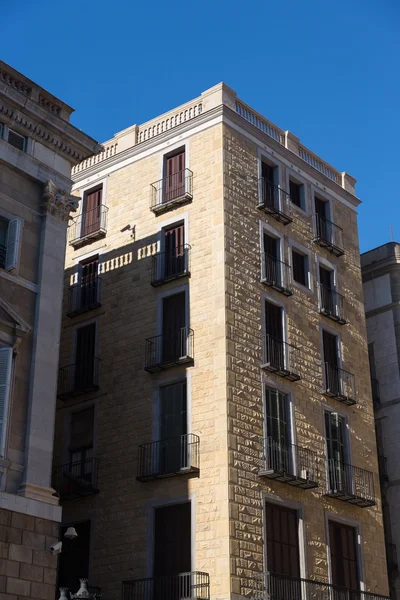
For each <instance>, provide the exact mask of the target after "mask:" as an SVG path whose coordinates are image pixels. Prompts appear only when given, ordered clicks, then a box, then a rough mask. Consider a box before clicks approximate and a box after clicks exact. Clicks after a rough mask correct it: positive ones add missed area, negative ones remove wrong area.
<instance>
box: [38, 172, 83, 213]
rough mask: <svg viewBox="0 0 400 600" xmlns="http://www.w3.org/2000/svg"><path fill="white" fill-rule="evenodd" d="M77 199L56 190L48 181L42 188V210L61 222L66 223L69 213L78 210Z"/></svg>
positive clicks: (64, 191)
mask: <svg viewBox="0 0 400 600" xmlns="http://www.w3.org/2000/svg"><path fill="white" fill-rule="evenodd" d="M78 201H79V198H78V197H77V196H73V195H72V194H69V193H68V192H67V191H66V190H60V189H58V188H57V187H56V186H55V185H54V183H53V182H52V181H51V180H50V179H49V180H48V181H47V182H46V185H45V186H44V192H43V202H42V208H44V209H45V211H46V212H48V213H49V214H51V215H53V216H55V217H57V218H58V219H60V220H61V221H68V219H69V218H70V213H71V212H74V211H76V209H77V208H78Z"/></svg>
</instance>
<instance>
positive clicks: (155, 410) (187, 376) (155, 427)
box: [151, 370, 192, 442]
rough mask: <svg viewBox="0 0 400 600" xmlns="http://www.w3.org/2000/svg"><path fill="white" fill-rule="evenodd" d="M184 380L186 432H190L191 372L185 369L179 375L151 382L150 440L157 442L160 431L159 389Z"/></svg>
mask: <svg viewBox="0 0 400 600" xmlns="http://www.w3.org/2000/svg"><path fill="white" fill-rule="evenodd" d="M185 380H186V421H187V422H186V430H187V433H188V434H190V433H192V372H191V371H190V370H187V371H186V373H184V374H181V375H174V376H171V377H166V378H165V379H159V380H158V381H154V382H153V389H152V415H153V417H152V429H151V433H152V439H151V441H152V442H157V441H158V440H159V439H160V437H159V436H160V433H161V419H160V417H161V392H160V389H161V388H162V387H165V386H167V385H174V384H175V383H180V382H182V381H185Z"/></svg>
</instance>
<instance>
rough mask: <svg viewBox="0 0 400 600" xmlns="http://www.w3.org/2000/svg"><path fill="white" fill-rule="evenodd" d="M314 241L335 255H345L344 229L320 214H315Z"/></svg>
mask: <svg viewBox="0 0 400 600" xmlns="http://www.w3.org/2000/svg"><path fill="white" fill-rule="evenodd" d="M313 227H314V240H313V241H314V243H315V244H318V246H321V248H326V249H327V250H328V252H330V253H331V254H334V255H335V256H343V254H344V249H343V230H342V228H341V227H338V225H335V224H334V223H332V221H329V219H326V218H325V217H321V216H320V215H317V214H314V215H313Z"/></svg>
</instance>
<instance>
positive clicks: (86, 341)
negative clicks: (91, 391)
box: [75, 323, 96, 390]
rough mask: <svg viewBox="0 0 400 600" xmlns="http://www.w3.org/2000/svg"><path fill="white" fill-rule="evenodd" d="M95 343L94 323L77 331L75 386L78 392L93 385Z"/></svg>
mask: <svg viewBox="0 0 400 600" xmlns="http://www.w3.org/2000/svg"><path fill="white" fill-rule="evenodd" d="M95 343H96V324H95V323H91V324H90V325H86V326H84V327H80V328H79V329H78V330H77V340H76V359H75V363H76V365H75V386H76V389H78V390H79V389H82V388H85V387H86V386H90V385H93V383H94V359H95Z"/></svg>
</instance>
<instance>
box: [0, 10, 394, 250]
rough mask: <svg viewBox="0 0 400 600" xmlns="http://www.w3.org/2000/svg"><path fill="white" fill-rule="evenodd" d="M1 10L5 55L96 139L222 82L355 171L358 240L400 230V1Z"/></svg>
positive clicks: (379, 239) (380, 239) (0, 47)
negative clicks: (61, 102)
mask: <svg viewBox="0 0 400 600" xmlns="http://www.w3.org/2000/svg"><path fill="white" fill-rule="evenodd" d="M0 20H1V22H2V25H3V26H2V35H1V38H0V51H1V54H0V56H1V57H2V59H3V60H5V61H6V62H8V63H9V64H10V65H12V66H13V67H14V68H16V69H18V70H19V71H21V72H22V73H24V74H25V75H27V76H28V77H30V78H31V79H33V80H35V81H37V82H38V83H40V84H41V85H42V86H43V87H45V88H47V89H48V90H49V91H50V92H52V93H53V94H55V95H56V96H58V97H60V98H61V99H62V100H64V101H65V102H67V103H68V104H70V105H71V106H73V107H74V108H75V110H76V113H75V115H74V116H73V123H74V125H76V126H77V127H79V128H80V129H83V130H84V131H85V132H86V133H88V134H90V135H92V136H93V137H95V138H96V139H98V140H99V141H104V140H106V139H109V138H110V137H112V135H113V134H114V133H116V132H117V131H119V130H121V129H123V128H125V127H128V126H129V125H132V124H133V123H142V122H144V121H146V120H148V119H150V118H152V117H154V116H156V115H157V114H160V113H162V112H164V111H166V110H169V109H170V108H173V107H174V106H177V105H178V104H182V103H183V102H185V101H187V100H189V99H191V98H192V97H195V96H197V95H198V94H200V92H201V91H203V90H205V89H206V88H208V87H211V86H212V85H214V84H216V83H218V82H219V81H225V82H226V83H227V84H228V85H230V86H231V87H232V88H234V89H235V90H236V91H237V92H238V95H239V97H241V98H242V99H243V100H244V101H246V102H247V103H248V104H250V105H251V106H253V107H254V108H256V109H257V110H259V111H260V112H261V113H263V114H264V115H265V116H266V117H267V118H268V119H270V120H271V121H273V122H275V123H276V124H277V125H279V126H280V127H282V128H283V129H289V130H290V131H292V132H293V133H295V134H296V135H298V136H299V137H300V138H301V140H302V142H303V143H304V144H305V145H306V146H308V147H309V148H310V149H312V150H313V151H314V152H316V153H317V154H319V155H320V156H321V157H323V158H324V159H325V160H327V161H328V162H330V163H331V164H332V165H333V166H335V167H336V168H337V169H339V170H346V171H348V172H349V173H350V174H351V175H353V176H354V177H356V178H357V180H358V184H357V193H358V196H359V197H360V198H361V199H362V201H363V204H362V205H361V206H360V209H359V228H360V245H361V251H365V250H368V249H370V248H372V247H374V246H377V245H380V244H383V243H385V242H387V241H389V240H390V234H389V226H390V225H392V226H393V232H394V236H395V239H396V240H397V241H400V222H399V216H400V208H399V202H400V193H399V191H398V189H397V183H396V179H395V180H394V181H393V180H392V179H391V178H392V177H394V178H397V176H398V175H397V173H398V162H399V140H400V119H399V112H400V80H399V61H400V41H399V40H400V35H399V34H400V7H399V3H398V0H334V1H333V0H303V1H301V0H286V1H282V0H275V1H274V2H272V1H271V0H248V1H247V2H244V1H243V0H242V1H238V0H230V1H229V2H228V0H225V1H224V2H222V1H221V0H220V1H218V0H213V1H212V0H202V1H201V2H200V1H197V2H195V1H194V0H186V1H185V2H183V1H182V0H169V2H160V0H148V1H147V2H137V1H136V2H135V0H115V1H114V2H113V3H111V2H105V1H104V0H79V1H78V0H69V1H68V3H66V2H61V1H58V2H57V1H56V2H55V1H54V0H36V1H35V0H18V2H8V3H5V2H3V3H2V6H1V7H0ZM5 23H8V24H9V26H5Z"/></svg>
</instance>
